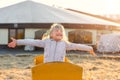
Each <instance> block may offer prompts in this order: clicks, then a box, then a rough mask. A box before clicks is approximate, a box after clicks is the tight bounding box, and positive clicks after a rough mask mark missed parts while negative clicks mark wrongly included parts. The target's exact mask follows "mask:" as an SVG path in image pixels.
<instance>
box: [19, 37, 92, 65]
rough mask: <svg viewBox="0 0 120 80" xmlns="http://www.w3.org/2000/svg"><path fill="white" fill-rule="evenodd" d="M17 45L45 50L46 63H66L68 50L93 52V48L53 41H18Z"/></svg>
mask: <svg viewBox="0 0 120 80" xmlns="http://www.w3.org/2000/svg"><path fill="white" fill-rule="evenodd" d="M17 45H29V46H36V47H43V48H44V63H46V62H53V61H62V62H63V61H64V59H65V55H66V50H84V51H88V50H92V49H93V48H92V47H91V46H87V45H82V44H75V43H68V42H65V41H58V42H56V41H55V40H53V39H45V40H33V39H21V40H17Z"/></svg>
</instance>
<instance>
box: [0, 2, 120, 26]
mask: <svg viewBox="0 0 120 80" xmlns="http://www.w3.org/2000/svg"><path fill="white" fill-rule="evenodd" d="M3 23H4V24H5V23H77V24H102V25H113V26H120V24H117V23H114V22H110V21H107V20H103V19H99V18H95V17H92V16H89V15H85V14H80V13H76V12H73V11H69V10H65V9H60V8H55V7H52V6H47V5H44V4H41V3H38V2H34V1H23V2H20V3H17V4H14V5H11V6H7V7H3V8H0V24H3Z"/></svg>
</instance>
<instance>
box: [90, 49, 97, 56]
mask: <svg viewBox="0 0 120 80" xmlns="http://www.w3.org/2000/svg"><path fill="white" fill-rule="evenodd" d="M89 52H90V54H92V55H93V56H94V57H96V56H97V55H96V54H95V52H94V51H93V50H90V51H89Z"/></svg>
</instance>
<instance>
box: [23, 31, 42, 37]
mask: <svg viewBox="0 0 120 80" xmlns="http://www.w3.org/2000/svg"><path fill="white" fill-rule="evenodd" d="M37 30H40V29H25V39H34V37H35V31H37Z"/></svg>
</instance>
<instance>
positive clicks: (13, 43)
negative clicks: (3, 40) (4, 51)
mask: <svg viewBox="0 0 120 80" xmlns="http://www.w3.org/2000/svg"><path fill="white" fill-rule="evenodd" d="M11 40H12V42H10V43H8V47H11V48H15V47H16V44H17V43H16V39H14V38H11Z"/></svg>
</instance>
